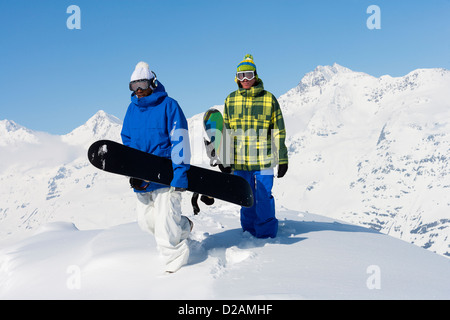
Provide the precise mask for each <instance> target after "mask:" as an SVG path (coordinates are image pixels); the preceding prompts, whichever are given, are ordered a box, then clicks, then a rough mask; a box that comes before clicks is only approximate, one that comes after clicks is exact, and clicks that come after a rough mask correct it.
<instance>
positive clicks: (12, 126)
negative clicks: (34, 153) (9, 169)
mask: <svg viewBox="0 0 450 320" xmlns="http://www.w3.org/2000/svg"><path fill="white" fill-rule="evenodd" d="M23 142H25V143H38V142H39V139H38V138H37V137H36V135H35V134H34V132H33V131H31V130H29V129H27V128H25V127H23V126H21V125H19V124H17V123H15V122H14V121H12V120H1V121H0V146H1V147H5V146H11V145H15V144H17V143H23Z"/></svg>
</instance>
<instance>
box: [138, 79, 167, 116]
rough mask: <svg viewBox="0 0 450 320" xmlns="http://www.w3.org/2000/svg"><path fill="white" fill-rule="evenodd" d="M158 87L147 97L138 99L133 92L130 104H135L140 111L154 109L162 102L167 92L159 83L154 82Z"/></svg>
mask: <svg viewBox="0 0 450 320" xmlns="http://www.w3.org/2000/svg"><path fill="white" fill-rule="evenodd" d="M156 82H157V84H158V86H157V87H156V89H155V90H154V91H153V93H152V94H151V95H149V96H147V97H142V98H140V99H138V97H137V96H136V94H135V93H134V92H133V93H132V94H131V102H132V103H133V104H135V105H136V106H137V107H139V108H140V109H146V108H149V107H156V106H158V105H160V104H161V102H163V100H164V99H165V98H166V97H167V92H166V89H165V88H164V86H163V85H162V83H161V82H159V81H158V80H156Z"/></svg>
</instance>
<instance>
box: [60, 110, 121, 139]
mask: <svg viewBox="0 0 450 320" xmlns="http://www.w3.org/2000/svg"><path fill="white" fill-rule="evenodd" d="M121 130H122V121H120V120H119V119H118V118H116V117H114V116H112V115H110V114H108V113H106V112H105V111H103V110H100V111H98V112H97V113H96V114H94V115H93V116H92V117H91V118H90V119H89V120H88V121H87V122H86V123H85V124H84V125H82V126H80V127H78V128H76V129H75V130H73V131H72V132H70V133H68V134H66V135H64V136H63V137H62V139H63V141H65V142H67V143H69V144H73V145H89V144H90V143H92V142H94V141H96V140H100V139H110V140H114V141H120V131H121Z"/></svg>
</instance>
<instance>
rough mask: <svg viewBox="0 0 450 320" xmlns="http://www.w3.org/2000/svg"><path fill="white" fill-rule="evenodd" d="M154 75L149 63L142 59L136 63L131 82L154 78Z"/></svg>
mask: <svg viewBox="0 0 450 320" xmlns="http://www.w3.org/2000/svg"><path fill="white" fill-rule="evenodd" d="M153 77H154V75H153V73H152V72H151V71H150V67H149V66H148V64H147V63H146V62H143V61H141V62H139V63H138V64H137V65H136V68H135V69H134V71H133V74H132V75H131V79H130V82H131V81H135V80H142V79H148V80H151V79H153Z"/></svg>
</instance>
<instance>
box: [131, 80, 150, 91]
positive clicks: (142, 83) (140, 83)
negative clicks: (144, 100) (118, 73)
mask: <svg viewBox="0 0 450 320" xmlns="http://www.w3.org/2000/svg"><path fill="white" fill-rule="evenodd" d="M150 84H151V83H150V80H147V79H143V80H134V81H131V82H130V90H131V91H134V92H136V91H138V90H139V89H141V90H147V89H148V88H150Z"/></svg>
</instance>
